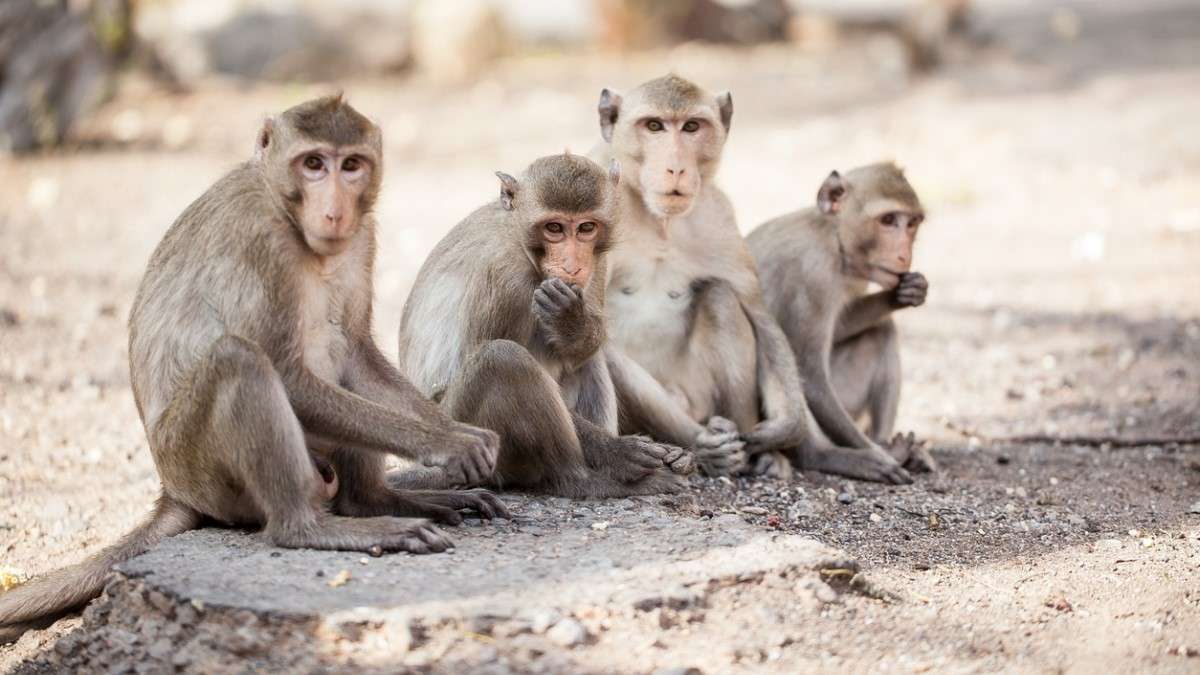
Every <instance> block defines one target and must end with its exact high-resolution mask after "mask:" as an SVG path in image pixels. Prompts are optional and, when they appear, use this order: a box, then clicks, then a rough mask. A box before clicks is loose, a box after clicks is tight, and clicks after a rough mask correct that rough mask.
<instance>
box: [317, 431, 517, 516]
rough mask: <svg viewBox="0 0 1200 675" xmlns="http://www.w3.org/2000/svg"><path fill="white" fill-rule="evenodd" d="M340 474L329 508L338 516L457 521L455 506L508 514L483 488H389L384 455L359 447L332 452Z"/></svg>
mask: <svg viewBox="0 0 1200 675" xmlns="http://www.w3.org/2000/svg"><path fill="white" fill-rule="evenodd" d="M332 460H333V465H334V466H335V467H337V473H338V475H339V476H341V485H340V489H339V490H338V493H337V496H335V497H334V499H333V512H334V513H336V514H338V515H341V516H353V517H359V518H362V517H371V516H416V517H420V518H432V519H433V520H436V521H437V522H439V523H446V524H449V525H458V524H459V523H461V522H462V519H463V517H462V514H461V513H459V510H467V511H472V512H474V513H477V514H479V515H480V516H481V517H483V518H487V519H492V518H496V517H500V518H508V517H509V513H508V508H507V507H506V506H505V505H504V502H502V501H500V499H499V498H498V497H496V495H494V494H492V493H491V492H488V491H487V490H393V489H392V488H390V487H388V485H387V484H386V482H385V476H386V474H385V466H386V462H387V460H386V458H385V457H384V456H383V455H380V454H378V453H373V452H370V451H366V450H359V449H339V450H335V451H334V452H333V455H332Z"/></svg>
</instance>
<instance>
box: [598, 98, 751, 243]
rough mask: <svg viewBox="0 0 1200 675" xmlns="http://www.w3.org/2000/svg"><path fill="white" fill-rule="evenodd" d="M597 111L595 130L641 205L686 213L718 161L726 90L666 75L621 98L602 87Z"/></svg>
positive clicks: (728, 105) (667, 213)
mask: <svg viewBox="0 0 1200 675" xmlns="http://www.w3.org/2000/svg"><path fill="white" fill-rule="evenodd" d="M599 111H600V134H601V135H602V136H603V137H604V140H605V141H606V142H607V143H609V144H610V145H611V147H612V156H613V157H615V158H616V159H617V160H618V161H620V162H621V165H622V166H623V167H624V168H625V173H626V176H627V177H628V178H627V180H628V181H629V185H630V187H632V188H633V189H634V190H635V191H637V192H638V193H640V194H641V197H642V200H643V201H644V203H645V205H646V208H647V209H648V210H649V211H650V212H651V213H652V214H654V215H655V216H657V217H659V218H663V219H666V218H670V217H672V216H680V215H683V214H686V213H687V212H688V211H690V210H691V208H692V204H693V203H694V201H695V199H696V195H697V194H699V192H700V189H701V187H702V186H703V183H704V181H706V180H710V179H711V178H712V175H713V174H714V173H715V172H716V169H717V165H718V163H719V162H720V159H721V150H722V148H723V147H724V146H725V138H726V136H728V134H729V125H730V122H731V121H732V119H733V97H732V96H731V95H730V94H729V92H725V93H723V94H719V95H717V96H713V95H711V94H709V93H708V92H706V91H704V90H703V89H701V88H700V87H698V86H696V85H695V84H692V83H691V82H688V81H687V80H685V79H683V78H681V77H679V76H677V75H667V76H664V77H660V78H658V79H655V80H650V81H649V82H646V83H645V84H642V85H641V86H639V87H638V88H636V89H634V90H633V91H631V92H629V94H628V95H626V96H622V95H620V94H618V93H616V92H615V91H612V90H610V89H605V90H603V91H601V92H600V104H599Z"/></svg>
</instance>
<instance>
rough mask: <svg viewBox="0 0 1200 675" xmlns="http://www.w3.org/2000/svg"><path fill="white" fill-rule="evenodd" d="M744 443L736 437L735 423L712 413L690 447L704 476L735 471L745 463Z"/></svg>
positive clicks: (727, 473)
mask: <svg viewBox="0 0 1200 675" xmlns="http://www.w3.org/2000/svg"><path fill="white" fill-rule="evenodd" d="M745 446H746V444H745V442H743V441H742V440H741V438H739V437H738V429H737V425H736V424H734V423H733V422H731V421H729V420H727V419H725V418H724V417H718V416H716V415H714V416H713V417H710V418H709V420H708V424H707V425H705V428H704V431H702V432H700V434H699V435H698V436H696V440H695V443H694V446H693V448H692V450H693V452H694V453H695V455H696V462H697V464H699V466H700V471H701V472H702V473H704V475H706V476H726V475H729V474H733V473H737V472H738V471H740V470H741V469H742V468H743V467H744V466H745V464H746V453H745V452H743V448H745Z"/></svg>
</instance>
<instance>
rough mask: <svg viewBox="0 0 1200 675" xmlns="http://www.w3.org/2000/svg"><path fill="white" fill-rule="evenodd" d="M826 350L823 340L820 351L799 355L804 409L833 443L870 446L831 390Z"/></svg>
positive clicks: (828, 348) (854, 446) (871, 444)
mask: <svg viewBox="0 0 1200 675" xmlns="http://www.w3.org/2000/svg"><path fill="white" fill-rule="evenodd" d="M829 351H830V346H829V340H828V338H826V341H825V347H824V349H821V350H810V351H808V352H802V353H803V354H804V356H802V357H801V360H802V364H801V373H802V375H803V376H804V396H805V398H806V399H807V400H808V407H809V409H810V410H811V411H812V414H813V417H815V418H816V421H817V424H818V425H820V427H821V430H822V431H824V432H825V435H826V436H828V437H829V439H830V440H831V441H833V442H834V443H835V444H837V445H841V446H848V447H852V448H871V447H874V446H875V444H874V443H872V442H871V440H870V439H869V438H867V435H866V434H864V433H863V431H862V429H859V428H858V425H857V424H855V423H854V420H853V419H851V418H850V413H848V412H846V408H845V407H843V406H842V403H841V401H839V400H838V398H837V393H836V392H834V390H833V384H832V382H831V380H830V376H829ZM798 353H801V352H798Z"/></svg>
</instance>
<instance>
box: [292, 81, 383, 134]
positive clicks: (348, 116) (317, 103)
mask: <svg viewBox="0 0 1200 675" xmlns="http://www.w3.org/2000/svg"><path fill="white" fill-rule="evenodd" d="M280 117H281V118H282V120H283V121H285V122H287V123H289V124H291V125H292V127H293V128H295V129H296V131H298V132H300V133H301V134H303V135H304V136H307V137H308V138H311V139H314V140H318V141H325V142H327V143H331V144H333V145H335V146H343V145H353V144H356V143H367V142H369V140H368V139H369V138H370V137H371V136H372V132H374V131H375V125H374V124H373V123H372V122H371V120H369V119H367V118H366V116H364V115H363V114H362V113H360V112H358V111H357V110H355V109H354V108H352V107H351V106H350V104H349V103H347V102H346V100H345V98H343V96H342V94H341V93H337V94H332V95H330V96H322V97H320V98H315V99H312V100H311V101H305V102H304V103H301V104H299V105H296V106H292V107H291V108H288V109H287V110H285V111H284V112H283V114H282V115H280Z"/></svg>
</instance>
